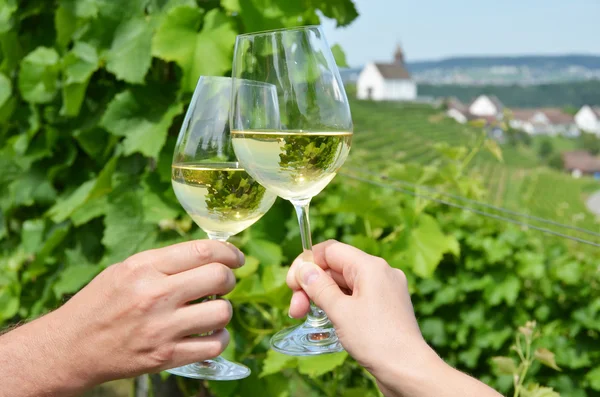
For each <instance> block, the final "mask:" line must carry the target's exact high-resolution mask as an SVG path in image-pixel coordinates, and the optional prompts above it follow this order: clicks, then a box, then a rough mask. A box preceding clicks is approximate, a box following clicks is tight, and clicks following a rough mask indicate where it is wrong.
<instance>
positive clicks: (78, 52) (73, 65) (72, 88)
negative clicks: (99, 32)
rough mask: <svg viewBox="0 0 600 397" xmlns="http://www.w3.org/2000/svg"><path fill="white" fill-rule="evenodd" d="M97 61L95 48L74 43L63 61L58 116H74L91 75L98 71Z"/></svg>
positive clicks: (81, 43)
mask: <svg viewBox="0 0 600 397" xmlns="http://www.w3.org/2000/svg"><path fill="white" fill-rule="evenodd" d="M98 66H99V60H98V54H97V52H96V48H94V47H93V46H91V45H89V44H87V43H84V42H77V43H75V45H74V47H73V49H72V50H71V51H69V53H67V55H65V57H64V59H63V80H64V81H63V88H62V97H63V106H62V108H61V110H60V114H61V115H63V116H76V115H77V114H79V110H80V109H81V104H82V103H83V99H84V97H85V92H86V89H87V86H88V83H89V80H90V77H91V76H92V74H93V73H94V72H95V71H96V70H97V69H98Z"/></svg>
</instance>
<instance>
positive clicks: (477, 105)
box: [468, 95, 504, 121]
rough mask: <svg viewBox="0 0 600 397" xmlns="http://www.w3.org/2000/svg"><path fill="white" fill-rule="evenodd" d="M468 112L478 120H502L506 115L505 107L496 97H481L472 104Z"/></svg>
mask: <svg viewBox="0 0 600 397" xmlns="http://www.w3.org/2000/svg"><path fill="white" fill-rule="evenodd" d="M468 110H469V113H470V114H471V115H473V116H474V117H476V118H484V119H486V120H488V121H490V120H492V119H496V120H500V119H502V116H503V114H504V105H503V104H502V102H500V100H499V99H498V98H497V97H496V96H494V95H479V96H478V97H477V98H475V100H474V101H473V102H471V104H470V105H469V107H468Z"/></svg>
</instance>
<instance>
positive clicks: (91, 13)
mask: <svg viewBox="0 0 600 397" xmlns="http://www.w3.org/2000/svg"><path fill="white" fill-rule="evenodd" d="M60 6H61V7H63V8H64V9H65V10H67V11H69V12H70V13H71V14H73V15H76V16H77V17H79V18H82V19H84V18H94V17H96V16H98V11H99V9H100V7H101V4H100V2H99V1H98V0H61V1H60Z"/></svg>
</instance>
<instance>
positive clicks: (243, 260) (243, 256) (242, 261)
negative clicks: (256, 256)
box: [236, 248, 246, 266]
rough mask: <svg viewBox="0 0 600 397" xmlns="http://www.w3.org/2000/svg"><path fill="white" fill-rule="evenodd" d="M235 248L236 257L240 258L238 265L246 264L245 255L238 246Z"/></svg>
mask: <svg viewBox="0 0 600 397" xmlns="http://www.w3.org/2000/svg"><path fill="white" fill-rule="evenodd" d="M236 249H237V254H238V258H239V259H240V266H244V265H245V264H246V256H245V255H244V253H243V252H242V251H240V250H239V249H238V248H236Z"/></svg>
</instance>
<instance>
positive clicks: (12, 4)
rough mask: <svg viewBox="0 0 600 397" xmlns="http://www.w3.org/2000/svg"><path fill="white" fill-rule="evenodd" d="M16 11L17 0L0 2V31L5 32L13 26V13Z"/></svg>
mask: <svg viewBox="0 0 600 397" xmlns="http://www.w3.org/2000/svg"><path fill="white" fill-rule="evenodd" d="M15 11H17V0H4V1H2V2H0V33H6V32H8V31H9V30H11V29H12V28H13V14H14V13H15Z"/></svg>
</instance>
